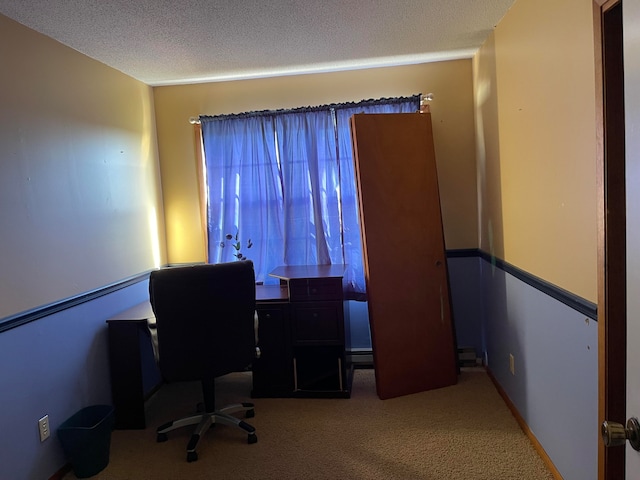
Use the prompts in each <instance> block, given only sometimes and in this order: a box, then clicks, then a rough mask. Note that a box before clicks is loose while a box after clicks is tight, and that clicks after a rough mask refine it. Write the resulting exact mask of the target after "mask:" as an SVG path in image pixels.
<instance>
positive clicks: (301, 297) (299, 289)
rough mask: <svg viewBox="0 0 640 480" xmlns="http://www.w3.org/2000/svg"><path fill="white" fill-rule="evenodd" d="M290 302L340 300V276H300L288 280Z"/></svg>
mask: <svg viewBox="0 0 640 480" xmlns="http://www.w3.org/2000/svg"><path fill="white" fill-rule="evenodd" d="M289 299H290V301H292V302H311V301H313V302H316V301H325V300H342V279H341V278H301V279H297V278H296V279H291V280H289Z"/></svg>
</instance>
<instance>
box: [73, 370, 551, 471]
mask: <svg viewBox="0 0 640 480" xmlns="http://www.w3.org/2000/svg"><path fill="white" fill-rule="evenodd" d="M355 372H356V373H355V377H354V383H353V391H352V397H351V399H254V400H250V398H249V394H250V390H251V376H250V374H249V373H238V374H232V375H229V376H227V377H224V378H222V379H219V381H218V399H219V403H220V404H222V403H228V402H229V400H231V401H253V402H254V403H255V405H256V416H255V418H253V419H251V420H250V423H251V424H253V425H254V426H255V427H256V430H257V435H258V443H256V444H254V445H248V444H247V443H246V435H245V434H244V433H242V432H240V431H236V429H234V428H231V427H228V426H224V425H219V426H217V427H215V428H214V429H213V430H212V431H210V432H209V433H208V435H206V436H205V438H204V439H203V440H201V441H200V445H199V447H198V454H199V459H198V461H197V462H193V463H187V462H186V454H185V447H186V444H187V441H188V438H189V435H190V433H191V430H190V428H191V427H189V428H187V429H183V430H181V431H177V432H174V433H173V434H170V435H169V441H167V442H165V443H156V441H155V427H156V426H157V425H159V424H161V423H164V422H165V421H168V420H172V419H174V418H177V417H180V416H183V415H186V414H189V413H191V412H192V411H193V409H194V399H196V401H198V400H199V398H200V397H199V384H197V383H189V384H174V385H166V386H164V387H163V388H162V389H161V390H160V391H159V392H158V393H157V394H156V395H155V396H154V397H153V398H152V399H151V400H150V402H149V408H148V419H149V423H150V425H151V426H150V427H148V428H147V429H146V430H116V431H114V432H113V435H112V439H111V456H110V461H109V465H108V466H107V467H106V468H105V469H104V470H103V471H102V472H100V473H99V474H98V475H96V476H95V477H92V478H95V479H109V480H145V479H159V480H164V479H167V480H168V479H189V480H200V479H223V480H227V479H256V480H269V479H278V480H281V479H331V480H336V479H354V480H356V479H403V480H409V479H428V480H457V479H460V480H463V479H464V480H502V479H505V480H506V479H514V480H516V479H517V480H526V479H553V476H552V474H551V473H550V472H549V471H548V469H547V468H546V466H545V465H544V463H543V462H542V460H541V459H540V457H539V455H538V454H537V452H536V451H535V450H534V448H533V447H532V445H531V443H530V441H529V439H528V438H527V437H526V436H525V434H524V433H523V432H522V430H521V429H520V427H519V426H518V424H517V423H516V420H515V419H514V417H513V416H512V415H511V412H510V411H509V410H508V408H507V407H506V406H505V404H504V402H503V400H502V398H501V397H500V396H499V395H498V393H497V391H496V389H495V388H494V386H493V384H492V383H491V381H490V379H489V377H488V376H487V374H486V373H485V372H484V370H482V369H474V370H464V371H463V372H462V373H461V375H460V377H459V383H458V384H457V385H455V386H451V387H447V388H442V389H438V390H433V391H430V392H422V393H418V394H414V395H407V396H404V397H399V398H395V399H390V400H385V401H382V400H380V399H378V397H377V396H376V393H375V380H374V375H373V370H356V371H355ZM75 478H76V477H75V475H74V474H73V473H68V474H67V475H66V476H65V477H64V480H71V479H75Z"/></svg>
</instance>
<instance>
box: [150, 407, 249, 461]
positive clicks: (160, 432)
mask: <svg viewBox="0 0 640 480" xmlns="http://www.w3.org/2000/svg"><path fill="white" fill-rule="evenodd" d="M237 412H244V413H245V418H252V417H253V416H254V415H255V410H254V404H253V403H234V404H233V405H229V406H227V407H225V408H222V409H220V410H215V411H213V412H205V413H201V414H198V415H192V416H190V417H185V418H181V419H179V420H174V421H172V422H168V423H165V424H164V425H160V426H159V427H158V429H157V430H156V441H158V442H165V441H167V440H168V437H167V433H169V432H170V431H172V430H176V429H178V428H182V427H186V426H189V425H197V426H196V429H195V431H194V432H193V434H192V435H191V438H190V439H189V443H188V444H187V461H188V462H195V461H196V460H197V459H198V453H197V452H196V447H197V446H198V442H199V441H200V438H201V437H202V436H203V435H204V434H205V432H206V431H207V430H209V428H211V427H212V426H213V425H216V424H221V425H229V426H232V427H234V426H235V427H238V428H240V429H241V430H243V431H245V432H247V443H249V444H252V443H256V442H257V441H258V437H257V436H256V429H255V428H254V427H253V426H251V425H249V424H248V423H247V422H245V421H243V420H240V419H239V418H237V417H234V416H233V415H232V414H233V413H237Z"/></svg>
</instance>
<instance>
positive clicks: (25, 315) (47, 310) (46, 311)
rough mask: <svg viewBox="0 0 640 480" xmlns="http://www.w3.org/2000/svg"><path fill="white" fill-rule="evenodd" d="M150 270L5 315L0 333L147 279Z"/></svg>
mask: <svg viewBox="0 0 640 480" xmlns="http://www.w3.org/2000/svg"><path fill="white" fill-rule="evenodd" d="M150 272H151V270H149V271H147V272H142V273H139V274H137V275H134V276H132V277H129V278H126V279H124V280H121V281H119V282H116V283H112V284H111V285H107V286H104V287H102V288H98V289H96V290H91V291H89V292H84V293H81V294H79V295H76V296H73V297H69V298H65V299H63V300H60V301H58V302H54V303H50V304H48V305H44V306H42V307H38V308H34V309H32V310H28V311H26V312H21V313H18V314H16V315H12V316H9V317H5V318H3V319H1V320H0V333H2V332H5V331H7V330H10V329H12V328H16V327H19V326H20V325H24V324H26V323H30V322H33V321H35V320H39V319H41V318H44V317H48V316H49V315H53V314H55V313H58V312H61V311H63V310H67V309H68V308H72V307H76V306H78V305H81V304H83V303H86V302H90V301H92V300H95V299H97V298H100V297H102V296H104V295H108V294H110V293H113V292H116V291H118V290H121V289H123V288H126V287H129V286H131V285H134V284H136V283H138V282H142V281H144V280H147V279H148V278H149V273H150Z"/></svg>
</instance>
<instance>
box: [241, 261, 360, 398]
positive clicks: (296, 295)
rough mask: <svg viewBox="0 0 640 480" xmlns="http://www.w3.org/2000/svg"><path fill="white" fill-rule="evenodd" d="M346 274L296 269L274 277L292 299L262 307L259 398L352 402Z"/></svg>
mask: <svg viewBox="0 0 640 480" xmlns="http://www.w3.org/2000/svg"><path fill="white" fill-rule="evenodd" d="M344 271H345V266H344V265H295V266H283V267H278V268H276V269H275V270H273V271H272V272H271V273H270V274H269V275H271V276H272V277H276V278H279V279H280V281H281V282H282V285H283V286H284V288H285V289H286V292H287V297H286V299H282V300H281V301H280V302H279V303H277V304H270V305H266V304H263V305H258V307H257V311H258V316H259V319H260V322H259V339H260V342H259V345H260V349H261V351H262V356H261V358H260V359H259V361H256V362H254V368H253V387H254V388H253V392H252V394H253V396H254V397H292V396H293V397H338V398H348V397H350V395H351V380H352V369H351V367H350V366H349V365H348V364H347V361H346V352H345V345H346V338H348V336H347V335H348V331H349V315H348V313H349V312H348V308H347V303H346V301H345V300H344V294H343V292H344V285H343V282H344V279H343V275H344Z"/></svg>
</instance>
